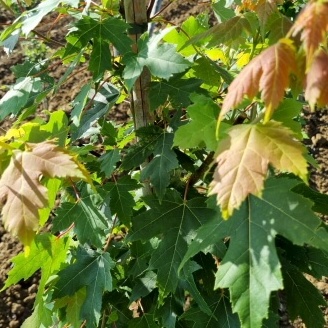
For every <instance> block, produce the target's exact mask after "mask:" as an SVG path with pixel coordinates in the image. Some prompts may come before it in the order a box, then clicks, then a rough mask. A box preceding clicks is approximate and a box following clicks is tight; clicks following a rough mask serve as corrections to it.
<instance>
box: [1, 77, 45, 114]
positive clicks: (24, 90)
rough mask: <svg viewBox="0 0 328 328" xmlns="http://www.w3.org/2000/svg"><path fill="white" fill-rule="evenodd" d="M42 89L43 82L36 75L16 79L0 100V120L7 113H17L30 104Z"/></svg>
mask: <svg viewBox="0 0 328 328" xmlns="http://www.w3.org/2000/svg"><path fill="white" fill-rule="evenodd" d="M42 90H43V83H42V81H41V79H40V78H38V77H37V78H33V77H30V76H27V77H24V78H19V79H17V82H16V84H15V85H14V86H12V87H11V89H10V90H9V91H8V92H7V93H6V94H5V95H4V96H3V97H2V98H1V100H0V113H1V114H0V120H3V119H4V118H5V117H7V116H8V115H9V114H15V115H16V114H19V112H20V111H21V110H22V109H24V108H27V107H29V106H31V105H32V104H33V101H34V100H35V97H36V96H37V95H38V94H39V93H40V92H41V91H42Z"/></svg>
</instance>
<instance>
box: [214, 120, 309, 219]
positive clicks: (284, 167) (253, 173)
mask: <svg viewBox="0 0 328 328" xmlns="http://www.w3.org/2000/svg"><path fill="white" fill-rule="evenodd" d="M305 153H306V149H305V148H304V146H303V145H302V144H301V143H299V142H297V141H296V140H295V139H294V138H293V133H292V132H291V131H290V130H289V129H288V128H285V127H284V126H282V125H281V123H278V122H274V121H271V122H269V123H267V124H265V125H262V124H257V125H252V124H250V125H240V126H235V127H232V128H231V130H230V131H229V132H228V137H227V138H224V139H223V140H222V142H221V143H220V145H219V149H218V156H217V158H216V162H217V163H218V166H217V168H216V170H215V173H214V180H213V182H212V183H211V187H212V190H211V193H212V194H216V195H217V201H218V204H220V206H221V209H222V212H223V215H224V217H226V218H228V217H229V216H230V215H231V214H232V212H233V211H234V209H237V208H239V206H240V204H241V203H242V202H243V201H244V200H245V199H246V197H247V196H248V195H249V194H253V195H258V196H260V195H261V193H262V189H263V182H264V179H265V177H266V175H267V172H268V166H269V164H271V165H272V166H273V167H275V168H276V169H278V170H279V171H282V172H291V173H294V174H296V175H298V176H300V177H301V178H302V179H303V180H305V181H306V180H307V162H306V159H305V157H304V154H305Z"/></svg>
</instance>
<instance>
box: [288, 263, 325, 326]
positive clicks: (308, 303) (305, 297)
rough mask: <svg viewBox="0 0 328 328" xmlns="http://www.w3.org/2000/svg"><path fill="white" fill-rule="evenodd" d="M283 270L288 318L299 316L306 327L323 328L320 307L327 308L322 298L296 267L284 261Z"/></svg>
mask: <svg viewBox="0 0 328 328" xmlns="http://www.w3.org/2000/svg"><path fill="white" fill-rule="evenodd" d="M283 268H284V270H283V277H284V283H285V292H286V296H287V309H288V314H289V315H290V318H291V319H292V320H294V319H296V318H297V317H298V316H300V317H301V318H302V319H303V321H304V323H305V324H306V327H311V328H323V327H325V318H324V317H323V314H322V310H321V309H320V306H327V302H326V301H325V299H324V298H323V296H322V295H321V294H320V292H319V291H318V289H317V288H316V287H314V286H313V285H312V284H311V282H310V281H308V280H307V279H306V278H305V277H304V275H303V274H302V272H300V271H299V270H298V269H297V267H295V266H293V265H291V264H290V263H288V262H287V261H285V262H284V266H283Z"/></svg>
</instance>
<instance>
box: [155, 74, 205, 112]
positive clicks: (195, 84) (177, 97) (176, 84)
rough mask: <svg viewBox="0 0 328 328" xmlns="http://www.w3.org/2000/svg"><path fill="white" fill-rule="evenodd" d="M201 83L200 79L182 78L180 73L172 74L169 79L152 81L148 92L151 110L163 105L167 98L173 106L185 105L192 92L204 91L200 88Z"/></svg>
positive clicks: (188, 102)
mask: <svg viewBox="0 0 328 328" xmlns="http://www.w3.org/2000/svg"><path fill="white" fill-rule="evenodd" d="M202 83H203V82H202V80H200V79H195V78H189V79H182V78H181V76H180V75H178V76H173V77H172V78H171V79H170V80H169V81H159V82H152V83H151V85H150V92H149V100H150V108H151V110H155V109H156V108H158V107H159V106H161V105H163V104H164V103H165V101H166V100H167V99H168V98H169V100H170V101H171V104H172V106H173V107H174V108H181V107H187V106H188V105H189V104H190V99H189V97H190V95H191V94H192V93H194V92H196V93H204V92H205V90H204V89H201V88H200V85H201V84H202Z"/></svg>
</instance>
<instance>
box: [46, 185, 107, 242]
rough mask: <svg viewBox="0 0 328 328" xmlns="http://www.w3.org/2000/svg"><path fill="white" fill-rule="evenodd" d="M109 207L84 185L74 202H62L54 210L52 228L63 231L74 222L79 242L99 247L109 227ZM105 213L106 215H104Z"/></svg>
mask: <svg viewBox="0 0 328 328" xmlns="http://www.w3.org/2000/svg"><path fill="white" fill-rule="evenodd" d="M105 211H107V212H108V211H109V207H108V206H107V204H106V200H104V199H103V198H102V197H101V196H100V195H99V194H97V193H95V191H94V190H92V189H91V188H87V187H84V188H83V189H82V192H81V195H80V198H79V199H78V200H77V201H76V202H75V203H69V202H64V203H62V204H61V206H60V207H59V208H58V209H57V210H56V217H55V219H54V221H53V228H52V230H53V231H55V232H59V231H64V230H66V229H68V228H69V227H70V226H71V225H72V224H74V230H75V232H76V235H77V238H78V240H79V241H80V243H82V244H84V243H89V244H90V245H94V246H96V247H99V248H100V247H101V246H102V245H103V243H104V239H105V237H106V229H109V218H110V216H109V218H108V213H105ZM106 214H107V215H106Z"/></svg>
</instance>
